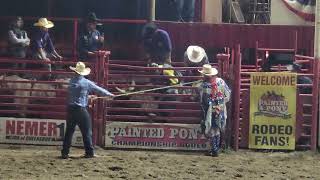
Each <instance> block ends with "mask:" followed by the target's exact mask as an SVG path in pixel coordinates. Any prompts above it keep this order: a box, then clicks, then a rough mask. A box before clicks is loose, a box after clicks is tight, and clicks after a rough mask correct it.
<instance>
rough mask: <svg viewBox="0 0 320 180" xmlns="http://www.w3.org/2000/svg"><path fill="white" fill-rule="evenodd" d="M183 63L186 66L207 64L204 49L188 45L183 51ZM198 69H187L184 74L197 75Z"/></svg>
mask: <svg viewBox="0 0 320 180" xmlns="http://www.w3.org/2000/svg"><path fill="white" fill-rule="evenodd" d="M184 64H185V65H186V66H187V67H202V66H203V65H204V64H209V60H208V56H207V53H206V51H205V50H204V49H203V48H202V47H200V46H189V47H188V48H187V50H186V51H185V53H184ZM198 75H200V74H199V71H197V70H187V71H186V76H198Z"/></svg>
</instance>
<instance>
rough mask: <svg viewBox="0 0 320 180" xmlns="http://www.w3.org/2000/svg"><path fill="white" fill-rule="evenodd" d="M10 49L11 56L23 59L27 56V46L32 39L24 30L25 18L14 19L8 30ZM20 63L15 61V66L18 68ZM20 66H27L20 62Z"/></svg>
mask: <svg viewBox="0 0 320 180" xmlns="http://www.w3.org/2000/svg"><path fill="white" fill-rule="evenodd" d="M8 44H9V47H8V50H9V54H10V56H11V57H14V58H19V59H23V58H26V54H27V48H28V46H29V45H30V39H29V38H28V35H27V32H26V31H24V30H23V20H22V18H21V17H17V18H16V19H14V21H12V23H11V24H10V27H9V32H8ZM18 67H19V64H18V63H15V64H14V68H15V69H16V68H18ZM20 67H22V68H25V64H24V63H22V64H20Z"/></svg>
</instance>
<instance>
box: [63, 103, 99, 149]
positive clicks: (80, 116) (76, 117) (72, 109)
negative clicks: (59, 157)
mask: <svg viewBox="0 0 320 180" xmlns="http://www.w3.org/2000/svg"><path fill="white" fill-rule="evenodd" d="M76 125H78V126H79V128H80V131H81V134H82V139H83V144H84V148H85V152H86V155H93V154H94V152H93V144H92V127H91V117H90V114H89V113H88V111H87V109H86V108H84V107H80V106H69V107H68V115H67V130H66V134H65V137H64V141H63V149H62V151H61V154H64V155H68V154H69V151H70V146H71V142H72V136H73V133H74V131H75V129H76Z"/></svg>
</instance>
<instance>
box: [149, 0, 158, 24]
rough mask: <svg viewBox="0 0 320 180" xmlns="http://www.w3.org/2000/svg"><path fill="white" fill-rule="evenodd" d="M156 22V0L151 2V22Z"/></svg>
mask: <svg viewBox="0 0 320 180" xmlns="http://www.w3.org/2000/svg"><path fill="white" fill-rule="evenodd" d="M155 20H156V0H150V4H149V21H155Z"/></svg>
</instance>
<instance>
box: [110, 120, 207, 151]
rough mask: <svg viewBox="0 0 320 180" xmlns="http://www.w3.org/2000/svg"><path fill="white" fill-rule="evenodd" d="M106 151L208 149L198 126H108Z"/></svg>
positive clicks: (153, 124)
mask: <svg viewBox="0 0 320 180" xmlns="http://www.w3.org/2000/svg"><path fill="white" fill-rule="evenodd" d="M105 146H106V147H114V148H133V149H166V150H196V151H202V150H207V149H208V144H207V140H206V138H205V137H204V135H202V134H201V133H200V125H197V124H160V123H137V122H130V123H128V122H107V125H106V138H105Z"/></svg>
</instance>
